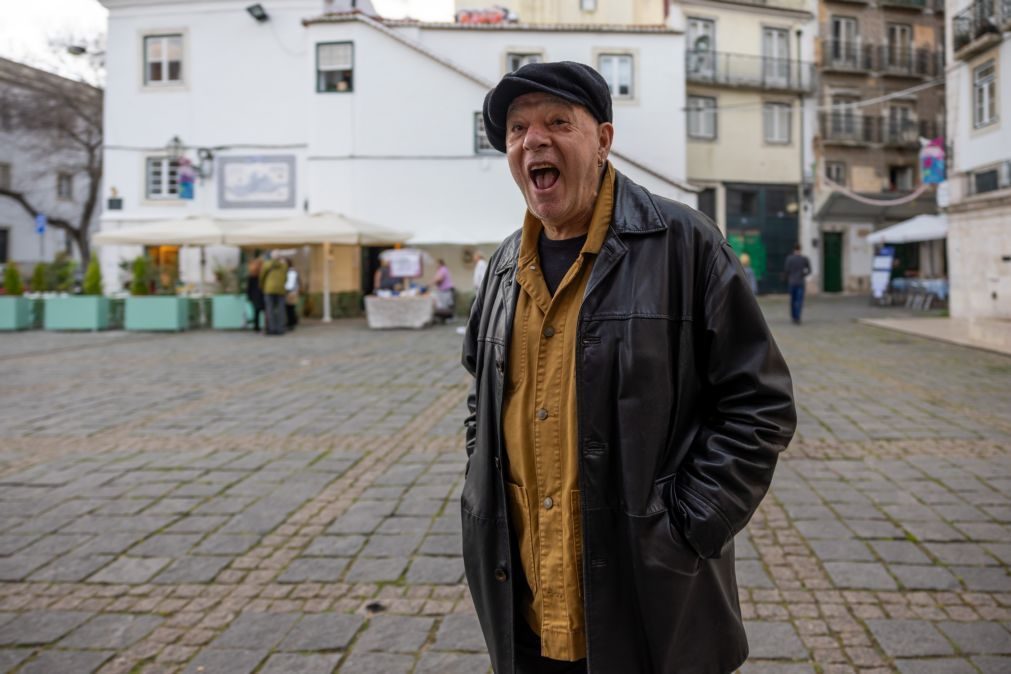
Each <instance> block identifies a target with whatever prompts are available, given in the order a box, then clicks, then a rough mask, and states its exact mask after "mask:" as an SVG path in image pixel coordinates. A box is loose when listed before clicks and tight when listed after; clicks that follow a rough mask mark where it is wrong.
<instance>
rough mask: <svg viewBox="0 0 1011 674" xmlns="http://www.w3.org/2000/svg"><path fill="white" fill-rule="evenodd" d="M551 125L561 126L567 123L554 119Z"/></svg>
mask: <svg viewBox="0 0 1011 674" xmlns="http://www.w3.org/2000/svg"><path fill="white" fill-rule="evenodd" d="M552 124H554V125H555V126H561V125H564V124H568V121H567V120H564V119H556V120H555V121H553V122H552Z"/></svg>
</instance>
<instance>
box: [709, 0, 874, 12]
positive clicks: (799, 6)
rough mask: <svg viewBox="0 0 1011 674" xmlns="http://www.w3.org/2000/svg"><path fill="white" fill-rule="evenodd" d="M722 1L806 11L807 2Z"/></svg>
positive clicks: (788, 0) (787, 0) (774, 0)
mask: <svg viewBox="0 0 1011 674" xmlns="http://www.w3.org/2000/svg"><path fill="white" fill-rule="evenodd" d="M859 1H860V2H863V3H864V4H866V3H867V0H859ZM724 2H730V3H732V4H735V5H758V6H760V7H775V8H778V9H792V10H794V11H797V12H806V11H807V2H805V0H724Z"/></svg>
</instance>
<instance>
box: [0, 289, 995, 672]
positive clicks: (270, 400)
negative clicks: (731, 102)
mask: <svg viewBox="0 0 1011 674" xmlns="http://www.w3.org/2000/svg"><path fill="white" fill-rule="evenodd" d="M763 306H764V308H765V310H766V313H767V316H768V317H769V321H770V323H771V325H772V326H773V329H774V332H775V333H776V337H777V339H778V340H779V343H780V346H781V348H782V349H783V351H784V353H785V355H786V358H787V361H788V363H789V365H790V367H791V370H792V372H793V375H794V383H795V387H796V394H797V402H798V411H799V415H800V423H799V427H798V433H797V437H796V438H795V440H794V442H793V444H792V445H791V447H790V449H789V450H788V451H787V452H786V454H784V455H783V457H782V459H781V462H780V465H779V468H778V469H777V473H776V477H775V480H774V483H773V487H772V490H771V491H770V494H769V496H768V497H767V499H766V500H765V501H764V502H763V504H762V506H761V508H760V509H759V511H758V513H757V514H756V515H755V517H754V519H753V520H752V522H751V524H750V525H749V526H748V528H747V529H746V530H745V531H744V532H742V533H741V534H740V536H739V537H738V541H737V554H738V573H739V581H740V599H741V605H742V610H743V613H744V616H745V618H746V620H747V624H748V631H749V634H750V640H751V654H752V657H751V660H750V661H749V662H748V664H747V665H746V666H745V667H744V669H743V670H742V671H743V672H747V673H749V674H751V673H755V674H757V673H760V672H776V673H777V674H781V673H786V674H789V673H792V672H821V673H823V674H837V673H838V674H842V673H845V672H861V673H866V674H870V673H874V674H878V673H880V674H883V673H885V672H916V673H917V674H920V673H924V672H927V673H929V672H945V673H959V672H977V673H979V672H983V673H988V672H1009V671H1011V631H1009V630H1011V575H1009V573H1008V564H1009V561H1011V452H1009V448H1011V413H1009V411H1011V359H1009V358H1007V357H1004V356H999V355H995V354H991V353H987V352H983V351H976V350H972V349H967V348H963V347H957V346H952V345H947V344H942V343H938V342H932V341H927V340H924V339H920V338H916V337H910V336H904V335H900V334H897V333H892V332H888V331H885V330H882V329H880V328H875V327H870V326H867V325H862V324H858V323H856V322H855V321H854V319H855V318H856V317H860V316H866V315H874V316H881V315H883V314H886V313H887V312H886V311H884V310H881V309H875V308H872V307H869V306H868V305H867V303H866V300H863V299H847V298H840V299H814V300H812V301H809V307H808V308H807V313H806V315H805V323H804V325H802V326H794V325H792V324H790V322H789V318H788V310H787V307H786V305H785V302H784V301H783V300H780V299H777V298H773V299H770V300H766V301H764V302H763ZM459 347H460V336H459V335H458V334H457V333H456V331H455V326H452V325H451V326H446V327H436V328H432V329H428V330H424V331H418V332H404V331H395V332H378V333H377V332H370V331H368V330H367V329H366V327H365V325H364V322H358V321H343V322H337V323H335V324H333V325H331V326H320V325H309V326H305V327H301V328H299V329H298V330H297V331H296V332H295V333H293V334H291V335H288V336H285V337H284V338H281V339H266V338H264V337H262V336H257V335H253V334H249V333H214V332H209V331H203V332H193V333H185V334H179V335H155V334H136V333H131V334H126V333H97V334H59V333H43V332H30V333H22V334H3V335H0V373H2V377H0V674H4V673H6V672H17V673H18V674H26V673H28V672H46V673H47V674H54V673H57V672H60V673H62V672H68V673H73V674H89V673H91V672H100V673H102V674H114V673H117V674H127V673H129V674H140V673H144V674H155V673H158V674H170V673H172V674H176V673H181V672H187V673H189V672H193V673H196V672H201V673H203V674H216V673H222V674H223V673H226V672H228V673H232V672H235V673H239V672H242V673H253V672H259V673H260V674H264V673H267V672H270V673H275V672H276V673H288V672H320V673H328V672H334V671H337V672H343V673H349V672H353V673H355V674H360V673H366V672H377V673H382V674H395V673H396V672H404V673H408V672H415V673H420V672H438V673H440V674H449V673H452V672H461V673H470V672H485V671H487V670H488V667H489V663H488V658H487V656H486V654H485V653H484V643H483V639H482V637H481V633H480V629H479V627H478V625H477V621H476V618H475V617H474V613H473V608H472V605H471V601H470V598H469V596H468V593H467V590H466V587H465V585H464V584H463V580H462V579H463V564H462V559H461V552H460V521H459V517H458V512H459V510H458V499H459V495H460V490H461V488H462V479H463V464H464V458H465V457H464V449H463V434H462V426H461V422H462V419H463V416H464V398H465V395H466V392H467V385H468V381H467V376H466V375H465V373H464V372H463V370H462V369H461V367H460V365H459V352H460V348H459Z"/></svg>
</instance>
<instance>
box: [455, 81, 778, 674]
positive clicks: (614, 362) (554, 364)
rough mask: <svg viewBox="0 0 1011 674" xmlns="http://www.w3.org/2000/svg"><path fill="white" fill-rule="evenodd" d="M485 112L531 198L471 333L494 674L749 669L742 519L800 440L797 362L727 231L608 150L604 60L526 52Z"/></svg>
mask: <svg viewBox="0 0 1011 674" xmlns="http://www.w3.org/2000/svg"><path fill="white" fill-rule="evenodd" d="M484 122H485V129H486V131H487V133H488V138H489V140H490V141H491V144H492V145H493V146H494V147H495V148H497V149H498V150H499V151H501V152H505V153H506V155H507V158H508V163H509V169H510V171H511V172H512V176H513V179H514V180H515V181H516V184H517V185H518V186H519V188H520V191H521V192H522V193H523V196H524V198H525V200H526V204H527V213H526V217H525V219H524V222H523V227H522V229H521V230H520V231H518V232H516V233H514V234H513V235H512V236H510V237H509V238H508V239H506V241H505V242H504V243H503V244H502V245H501V246H500V247H499V249H498V251H496V253H495V254H494V255H493V257H492V258H491V260H490V261H489V265H488V273H487V275H486V276H485V279H484V282H483V284H482V287H481V289H480V291H479V293H478V297H477V300H476V302H475V303H474V307H473V310H472V312H471V316H470V320H469V323H468V327H467V332H466V336H465V339H464V349H463V363H464V366H465V367H466V368H467V369H468V370H469V371H470V372H471V374H473V375H474V378H475V380H474V387H473V389H472V391H471V395H470V396H469V398H468V406H469V409H470V415H469V416H468V418H467V421H466V427H467V455H468V461H467V471H466V479H465V482H464V487H463V495H462V499H461V505H462V516H463V550H464V563H465V568H466V573H467V581H468V583H469V584H470V589H471V594H472V596H473V599H474V604H475V606H476V607H477V612H478V616H479V618H480V621H481V626H482V629H483V631H484V635H485V639H486V641H487V644H488V650H489V651H490V653H491V658H492V663H493V665H494V667H495V671H496V672H497V673H498V674H506V673H508V674H512V673H513V672H521V673H529V672H590V673H592V674H617V673H620V674H637V673H641V674H646V673H650V674H667V673H669V672H685V673H688V672H691V673H693V674H703V673H709V672H712V673H714V674H716V673H722V672H730V671H733V670H734V669H735V668H737V667H738V666H739V665H740V664H741V663H742V662H744V660H745V659H746V657H747V654H748V646H747V641H746V638H745V634H744V626H743V624H742V621H741V612H740V606H739V604H738V598H737V583H736V579H735V576H734V535H735V534H737V533H738V532H739V531H740V530H741V529H742V528H744V526H745V525H746V524H747V522H748V520H749V518H750V517H751V515H752V513H754V511H755V508H756V507H757V506H758V504H759V502H760V501H761V499H762V497H763V496H764V495H765V493H766V490H767V489H768V487H769V483H770V480H771V479H772V472H773V469H774V468H775V465H776V459H777V456H778V454H779V453H780V452H781V451H782V450H783V449H784V448H785V447H786V445H787V444H788V443H789V441H790V438H791V437H792V435H793V431H794V426H795V423H796V414H795V410H794V405H793V399H792V386H791V382H790V375H789V372H788V371H787V367H786V364H785V363H784V362H783V358H782V356H781V355H780V353H779V350H778V349H777V348H776V344H775V342H774V341H773V339H772V336H771V335H770V334H769V330H768V328H767V327H766V324H765V321H764V319H763V317H762V314H761V311H760V310H759V308H758V305H757V304H756V302H755V298H754V296H753V294H752V292H751V290H750V288H749V287H748V281H747V279H746V278H745V276H744V273H743V271H742V269H741V266H740V264H739V263H738V262H737V258H736V257H735V255H734V254H733V251H732V250H731V249H730V246H729V245H728V244H727V243H726V241H725V240H724V239H723V237H722V236H721V234H720V231H719V230H718V229H717V228H716V226H715V225H713V223H712V222H711V221H709V220H708V219H706V218H705V216H703V215H701V214H699V213H698V212H696V211H694V210H692V209H691V208H689V207H687V206H684V205H682V204H679V203H676V202H673V201H669V200H667V199H664V198H661V197H659V196H656V195H654V194H651V193H649V192H648V191H646V190H645V189H643V188H642V187H640V186H639V185H636V184H635V183H633V182H632V181H631V180H629V179H628V178H626V177H625V176H623V175H622V174H620V173H618V172H617V171H616V170H615V169H614V167H613V166H612V165H611V164H610V162H608V153H609V150H610V148H611V140H612V137H613V135H614V132H615V130H614V127H613V126H612V115H611V98H610V94H609V92H608V88H607V84H606V83H605V82H604V80H603V79H602V78H601V76H600V75H599V74H598V73H597V72H596V71H594V70H593V69H591V68H589V67H588V66H585V65H582V64H578V63H570V62H564V63H542V64H531V65H527V66H524V67H523V68H520V69H519V70H517V71H516V72H514V73H512V74H510V75H506V76H505V77H504V78H503V79H502V81H501V82H500V83H499V84H498V86H496V87H495V88H494V89H493V90H492V91H491V92H489V93H488V95H487V97H486V98H485V103H484Z"/></svg>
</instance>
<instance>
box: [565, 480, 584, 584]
mask: <svg viewBox="0 0 1011 674" xmlns="http://www.w3.org/2000/svg"><path fill="white" fill-rule="evenodd" d="M568 521H569V522H570V527H571V528H572V532H571V540H572V562H573V564H574V565H575V567H576V585H577V586H578V587H579V598H580V599H582V598H583V513H582V507H581V505H580V501H579V490H578V489H573V490H572V491H571V492H569V517H568Z"/></svg>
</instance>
